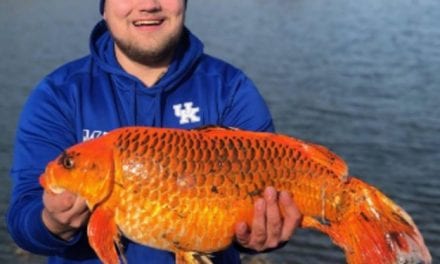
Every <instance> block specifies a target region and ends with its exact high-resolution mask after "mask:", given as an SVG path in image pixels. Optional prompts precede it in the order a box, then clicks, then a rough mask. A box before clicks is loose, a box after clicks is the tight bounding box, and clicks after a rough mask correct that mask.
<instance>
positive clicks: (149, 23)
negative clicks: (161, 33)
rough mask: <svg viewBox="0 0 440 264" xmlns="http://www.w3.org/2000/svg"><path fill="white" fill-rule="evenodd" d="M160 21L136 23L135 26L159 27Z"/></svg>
mask: <svg viewBox="0 0 440 264" xmlns="http://www.w3.org/2000/svg"><path fill="white" fill-rule="evenodd" d="M159 24H160V20H143V21H137V22H135V23H134V25H135V26H152V25H159Z"/></svg>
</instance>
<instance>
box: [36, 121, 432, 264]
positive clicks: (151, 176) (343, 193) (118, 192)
mask: <svg viewBox="0 0 440 264" xmlns="http://www.w3.org/2000/svg"><path fill="white" fill-rule="evenodd" d="M40 184H41V185H42V186H43V188H44V189H45V190H46V191H49V192H54V193H60V192H62V191H64V190H68V191H70V192H73V193H76V194H78V195H80V196H81V197H83V198H84V199H85V200H86V203H87V206H88V207H89V209H90V210H91V211H92V214H91V217H90V220H89V223H88V227H87V234H88V239H89V244H90V245H91V247H92V248H93V249H94V251H95V252H96V254H97V256H98V257H99V258H100V259H101V260H102V261H103V262H104V263H108V264H114V263H120V260H121V261H123V262H125V260H124V258H123V249H122V248H121V245H120V242H119V241H120V237H121V236H125V237H126V238H128V239H130V240H132V241H135V242H137V243H140V244H143V245H146V246H150V247H154V248H158V249H162V250H167V251H172V252H174V253H175V255H176V263H178V264H184V263H201V262H203V263H210V260H209V254H210V253H212V252H216V251H219V250H222V249H224V248H226V247H228V246H229V245H230V244H231V243H232V241H233V238H234V226H235V224H236V223H237V222H239V221H243V220H244V221H246V222H247V223H249V224H250V223H252V214H253V204H254V201H255V199H257V198H258V197H261V195H262V192H263V190H264V189H265V187H267V186H273V187H275V188H276V189H277V190H278V191H282V190H285V191H288V192H289V193H291V194H292V196H293V199H294V202H295V203H296V205H297V206H298V208H299V210H300V212H301V213H302V214H303V219H302V222H301V227H302V228H313V229H316V230H319V231H321V232H323V233H325V234H327V235H328V236H329V237H330V238H331V239H332V241H333V242H334V243H335V244H336V245H338V246H339V247H341V248H342V250H343V251H344V252H345V255H346V259H347V262H348V263H350V264H364V263H384V264H385V263H386V264H388V263H431V255H430V253H429V251H428V249H427V247H426V245H425V243H424V240H423V237H422V235H421V233H420V232H419V230H418V229H417V227H416V225H415V224H414V222H413V220H412V219H411V217H410V216H409V215H408V214H407V213H406V212H405V211H404V210H403V209H402V208H400V207H399V206H398V205H396V204H395V203H394V202H393V201H391V200H390V199H389V198H387V197H386V196H385V195H384V194H382V193H381V192H380V191H379V190H378V189H376V188H375V187H373V186H371V185H369V184H367V183H365V182H363V181H361V180H360V179H357V178H355V177H349V176H348V168H347V165H346V163H345V162H344V161H343V160H342V159H341V158H340V157H339V156H337V155H336V154H334V153H332V152H331V151H329V150H328V149H326V148H325V147H323V146H319V145H316V144H311V143H306V142H303V141H301V140H298V139H295V138H293V137H289V136H286V135H280V134H274V133H262V132H250V131H242V130H237V129H228V128H220V127H207V128H203V129H197V130H179V129H164V128H149V127H128V128H120V129H117V130H114V131H112V132H110V133H108V134H107V135H105V136H102V137H100V138H97V139H94V140H90V141H86V142H83V143H80V144H77V145H75V146H72V147H71V148H68V149H67V150H65V151H64V152H63V153H62V154H61V155H60V156H59V157H58V158H57V159H55V160H54V161H52V162H50V163H49V164H48V166H47V168H46V170H45V172H44V173H43V174H42V176H41V177H40ZM119 255H121V256H119ZM120 257H121V259H120Z"/></svg>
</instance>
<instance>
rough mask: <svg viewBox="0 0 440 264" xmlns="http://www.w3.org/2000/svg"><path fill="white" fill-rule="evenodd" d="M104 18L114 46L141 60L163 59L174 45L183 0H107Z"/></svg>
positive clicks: (153, 61)
mask: <svg viewBox="0 0 440 264" xmlns="http://www.w3.org/2000/svg"><path fill="white" fill-rule="evenodd" d="M104 19H105V21H106V22H107V26H108V27H109V30H110V32H111V34H112V36H113V38H114V39H115V43H116V49H119V50H117V52H118V51H120V52H122V53H123V54H124V55H125V56H127V57H128V58H129V59H131V60H134V61H136V62H139V63H142V64H157V63H163V61H164V60H167V59H170V56H172V54H173V51H174V49H175V47H176V46H177V44H178V42H179V40H180V36H181V33H182V30H183V24H184V20H185V1H184V0H106V2H105V8H104Z"/></svg>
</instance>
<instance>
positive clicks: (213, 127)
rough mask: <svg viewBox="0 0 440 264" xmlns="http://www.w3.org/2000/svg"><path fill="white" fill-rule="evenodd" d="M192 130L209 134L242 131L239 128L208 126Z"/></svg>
mask: <svg viewBox="0 0 440 264" xmlns="http://www.w3.org/2000/svg"><path fill="white" fill-rule="evenodd" d="M191 130H194V131H200V132H202V131H203V132H208V131H225V130H228V131H237V130H240V129H238V128H235V127H228V126H222V125H206V126H201V127H197V128H193V129H191Z"/></svg>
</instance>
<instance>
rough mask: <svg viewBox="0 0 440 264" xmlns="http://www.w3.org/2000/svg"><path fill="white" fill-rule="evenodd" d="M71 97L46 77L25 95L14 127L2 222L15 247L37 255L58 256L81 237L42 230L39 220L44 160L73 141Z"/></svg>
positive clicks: (50, 158) (41, 203) (48, 159)
mask: <svg viewBox="0 0 440 264" xmlns="http://www.w3.org/2000/svg"><path fill="white" fill-rule="evenodd" d="M69 97H70V96H68V95H66V94H63V91H62V90H61V89H58V90H57V89H54V85H53V84H51V82H50V81H48V80H47V79H46V80H45V81H43V82H41V83H40V84H39V85H38V86H37V87H36V89H34V90H33V92H32V93H31V95H30V96H29V98H28V101H27V102H26V104H25V106H24V108H23V111H22V114H21V116H20V120H19V123H18V127H17V132H16V139H15V145H14V160H13V165H12V169H11V177H12V183H13V187H12V196H11V199H10V204H9V209H8V213H7V215H6V221H7V227H8V231H9V233H10V235H11V237H12V238H13V239H14V241H15V242H16V243H17V245H18V246H20V247H22V248H23V249H25V250H28V251H30V252H33V253H36V254H44V255H56V254H59V253H61V252H62V251H63V250H64V249H65V248H66V247H67V246H69V245H71V244H74V243H75V242H76V241H77V240H78V239H79V236H80V234H78V236H77V237H75V238H73V239H72V240H71V241H68V242H66V241H63V240H61V239H58V238H57V237H55V236H54V235H52V234H51V233H50V232H49V231H48V230H47V229H46V227H45V226H44V224H43V222H42V218H41V213H42V210H43V202H42V194H43V189H42V188H41V186H40V185H39V181H38V179H39V176H40V174H41V173H42V172H43V171H44V168H45V166H46V164H47V163H48V162H49V161H50V160H52V159H54V158H55V157H56V156H57V155H58V154H59V153H60V152H61V151H62V150H63V149H64V148H66V147H68V146H70V145H72V144H74V143H75V132H74V128H73V125H74V123H73V121H72V120H73V118H72V117H73V110H72V104H71V102H69V101H71V100H72V99H71V98H69Z"/></svg>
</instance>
